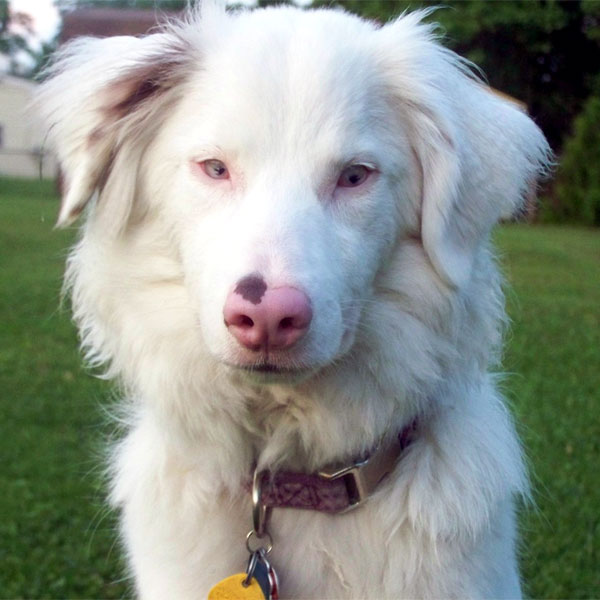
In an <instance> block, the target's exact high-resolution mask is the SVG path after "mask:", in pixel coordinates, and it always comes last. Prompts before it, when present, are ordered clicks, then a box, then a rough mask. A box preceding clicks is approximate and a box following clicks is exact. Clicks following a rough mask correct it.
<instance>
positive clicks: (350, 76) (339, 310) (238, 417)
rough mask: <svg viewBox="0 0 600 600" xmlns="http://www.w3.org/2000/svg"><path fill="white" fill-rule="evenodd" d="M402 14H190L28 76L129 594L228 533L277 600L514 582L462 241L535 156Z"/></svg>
mask: <svg viewBox="0 0 600 600" xmlns="http://www.w3.org/2000/svg"><path fill="white" fill-rule="evenodd" d="M422 17H423V13H414V14H408V15H406V16H403V17H400V18H399V19H397V20H395V21H393V22H391V23H389V24H387V25H384V26H379V25H377V24H375V23H371V22H367V21H364V20H361V19H359V18H357V17H354V16H351V15H348V14H345V13H344V12H341V11H331V10H314V11H310V10H308V11H303V10H300V9H296V8H274V9H265V10H255V11H242V12H237V13H231V14H228V13H226V12H225V11H224V10H222V9H220V8H218V7H211V6H205V7H204V8H203V9H202V14H200V13H199V11H197V12H195V13H193V14H192V15H191V16H189V17H188V19H187V20H186V21H185V22H181V23H174V24H170V25H168V26H167V27H166V28H165V29H164V30H162V31H161V32H159V33H155V34H153V35H148V36H146V37H144V38H140V39H136V38H132V37H116V38H109V39H83V40H78V41H76V42H74V43H72V44H71V45H69V46H68V47H67V48H66V49H65V50H64V51H63V52H62V53H61V55H60V56H59V59H58V61H57V63H56V64H55V66H54V67H53V70H52V74H51V75H52V76H51V77H50V78H49V80H48V81H47V82H46V83H45V84H44V85H43V88H42V91H41V96H40V98H39V105H40V107H41V110H42V112H43V114H44V118H45V123H46V125H47V126H48V129H49V131H50V136H51V138H52V143H53V145H54V147H55V148H56V151H57V154H58V156H59V159H60V162H61V164H62V167H63V171H64V174H65V177H66V182H67V190H66V194H65V197H64V200H63V204H62V207H61V210H60V216H59V221H58V224H59V225H60V226H64V225H68V224H70V223H72V222H73V221H74V220H75V218H76V217H77V216H78V215H79V213H80V212H82V210H83V209H84V207H87V209H86V213H87V218H86V220H85V225H84V227H83V230H82V234H81V237H80V240H79V242H78V243H77V245H76V246H75V248H74V249H73V251H72V253H71V255H70V258H69V261H68V268H67V284H68V287H69V289H70V291H71V294H72V300H73V308H74V314H75V319H76V321H77V323H78V325H79V327H80V331H81V336H82V345H83V348H84V350H85V353H86V357H87V359H88V360H89V361H90V363H91V364H92V365H105V367H106V369H107V374H108V376H110V377H115V378H117V379H118V380H119V382H121V383H122V386H123V389H124V390H125V392H126V397H127V406H128V415H129V418H128V433H127V435H126V437H125V438H124V439H123V440H122V441H121V442H120V443H119V444H118V447H117V448H116V449H115V451H114V454H113V455H112V456H111V463H112V466H113V469H112V477H113V487H112V501H113V502H114V504H115V505H116V506H118V507H120V509H121V511H122V533H123V538H124V542H125V545H126V548H127V553H128V557H129V562H130V566H131V569H132V572H133V574H134V576H135V582H136V587H137V590H138V593H139V595H140V597H142V598H158V599H162V600H165V599H167V598H173V599H187V598H190V599H192V598H193V599H197V598H204V597H206V594H207V593H208V591H209V589H210V588H211V587H212V586H213V585H215V584H217V583H218V582H219V581H220V580H222V579H224V578H227V577H228V576H230V575H234V574H235V573H237V572H241V573H243V572H244V568H245V566H246V563H247V559H248V556H249V550H248V549H247V548H246V534H247V533H248V532H250V531H252V530H253V528H254V530H255V531H254V533H253V534H251V535H250V540H249V546H250V550H254V549H255V548H256V547H263V548H265V549H264V550H261V551H258V552H257V554H256V555H255V558H257V559H258V563H259V566H260V567H261V568H263V570H264V569H265V568H267V569H268V566H266V565H267V560H268V562H269V563H270V564H271V565H272V567H273V568H275V569H276V570H277V572H278V574H279V595H280V597H286V598H377V599H381V598H481V597H493V598H515V597H518V596H519V595H520V584H519V575H518V570H517V564H516V551H515V545H516V532H515V515H514V497H515V495H519V494H523V493H526V491H527V478H526V474H525V471H524V466H523V461H522V458H521V451H520V447H519V442H518V440H517V437H516V435H515V431H514V428H513V424H512V422H511V418H510V416H509V415H508V414H507V411H506V409H505V408H504V405H503V402H502V399H501V397H500V394H499V393H498V390H497V389H496V385H495V378H494V376H493V375H491V374H490V373H489V372H488V369H489V368H490V365H494V363H495V361H496V360H497V358H498V354H499V347H500V343H501V333H502V324H503V322H504V309H503V297H502V292H501V278H500V276H499V274H498V271H497V268H496V266H495V261H494V257H493V253H492V251H491V249H490V244H489V234H490V230H491V228H492V226H493V225H494V223H496V222H497V221H498V219H499V218H501V217H502V216H504V215H509V214H511V213H512V212H513V211H514V210H515V209H516V208H518V207H519V205H520V203H521V202H522V199H523V197H524V195H526V194H527V192H528V190H529V189H530V188H531V185H532V183H533V182H534V181H535V179H536V177H537V176H538V175H539V174H540V172H543V171H544V169H545V166H546V164H547V160H548V147H547V145H546V142H545V140H544V137H543V135H542V133H541V132H540V130H539V129H538V128H537V127H536V125H535V124H534V123H533V122H532V121H531V120H530V119H529V118H528V117H527V116H526V115H525V114H523V113H522V112H521V111H520V110H519V109H517V108H515V107H514V106H513V105H512V104H511V103H509V102H507V101H505V100H502V99H500V98H498V97H497V96H496V95H494V94H492V93H490V91H489V90H488V88H486V86H485V85H483V84H482V83H481V82H479V81H478V80H477V79H476V78H475V77H474V76H472V75H471V74H470V72H469V68H468V65H465V63H464V62H463V61H462V60H461V59H460V58H459V57H457V56H456V55H455V54H453V53H452V52H450V51H448V50H446V49H444V48H442V47H441V46H440V45H438V44H437V43H436V41H435V38H434V35H433V30H432V27H430V26H429V25H426V24H423V23H422V22H421V19H422ZM399 438H402V443H401V444H400V443H399ZM365 456H370V457H371V460H370V462H367V463H366V464H367V466H366V467H364V468H363V467H361V468H357V469H356V470H355V471H352V469H351V467H352V466H353V465H354V464H355V463H357V462H361V461H362V460H363V459H364V458H365ZM332 464H337V465H338V466H339V467H340V468H342V469H343V468H346V469H347V471H346V475H344V476H343V477H338V478H337V479H336V478H333V479H332V478H331V465H332ZM382 465H383V466H382ZM255 467H256V469H257V471H256V472H257V473H259V475H258V476H257V478H256V485H255V489H254V492H255V495H254V504H253V500H252V498H251V494H250V489H251V487H252V474H253V472H254V469H255ZM263 471H266V475H265V474H263ZM319 472H329V478H328V477H327V476H326V475H317V473H319ZM340 486H341V487H340ZM259 487H262V489H261V490H259V489H258V488H259ZM363 488H364V489H363ZM353 504H357V505H356V506H354V507H352V508H353V510H344V509H346V508H348V507H350V506H351V505H353ZM265 507H267V508H265ZM268 507H274V508H272V510H269V508H268ZM298 507H302V508H298ZM269 513H270V520H269V522H268V523H267V524H266V525H265V515H267V514H269ZM253 518H254V520H253ZM263 529H264V531H263ZM271 541H272V546H273V548H272V551H271V552H270V553H269V554H268V557H267V555H266V547H267V546H270V545H271ZM261 561H262V562H261ZM256 577H258V576H256ZM256 577H255V578H254V579H251V583H252V585H254V584H255V579H256ZM270 577H271V579H270V580H269V582H268V583H269V585H271V586H272V585H274V579H273V577H272V574H270ZM261 585H263V584H261ZM242 589H246V588H242V587H240V590H242ZM240 594H241V592H240ZM267 595H268V590H267ZM272 595H273V597H276V595H277V594H276V592H275V591H273V592H272ZM233 597H235V593H233Z"/></svg>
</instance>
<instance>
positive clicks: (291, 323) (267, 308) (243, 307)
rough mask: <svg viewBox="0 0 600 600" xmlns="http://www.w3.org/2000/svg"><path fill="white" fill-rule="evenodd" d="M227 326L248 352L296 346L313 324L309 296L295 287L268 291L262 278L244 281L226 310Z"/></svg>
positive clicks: (227, 301) (234, 291) (252, 276)
mask: <svg viewBox="0 0 600 600" xmlns="http://www.w3.org/2000/svg"><path fill="white" fill-rule="evenodd" d="M223 316H224V317H225V325H226V327H227V328H228V329H229V331H230V333H231V334H232V335H233V336H234V337H235V339H236V340H237V341H238V342H239V343H240V344H241V345H242V346H244V347H245V348H248V349H249V350H253V351H258V350H270V349H273V350H283V349H285V348H289V347H291V346H293V345H294V344H295V343H296V342H297V341H298V340H299V339H300V338H301V337H302V336H303V335H304V334H305V333H306V332H307V331H308V327H309V325H310V322H311V320H312V309H311V307H310V300H309V299H308V296H307V295H306V294H305V293H304V292H302V291H301V290H299V289H296V288H293V287H280V288H274V289H268V288H267V285H266V284H265V282H264V281H263V279H262V278H260V277H258V276H255V275H251V276H248V277H244V278H243V279H241V280H240V281H239V282H238V284H237V286H236V287H235V289H234V290H233V291H232V292H230V294H229V296H228V297H227V300H226V301H225V307H224V308H223Z"/></svg>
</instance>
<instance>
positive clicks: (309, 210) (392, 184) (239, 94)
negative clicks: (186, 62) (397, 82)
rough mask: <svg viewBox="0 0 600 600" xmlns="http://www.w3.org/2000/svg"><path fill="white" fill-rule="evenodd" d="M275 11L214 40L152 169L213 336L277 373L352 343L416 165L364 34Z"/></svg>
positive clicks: (212, 344) (229, 355) (230, 353)
mask: <svg viewBox="0 0 600 600" xmlns="http://www.w3.org/2000/svg"><path fill="white" fill-rule="evenodd" d="M278 25H279V26H280V29H275V30H273V29H271V28H270V27H269V26H268V24H267V25H262V26H260V27H256V26H252V24H247V25H246V26H245V27H243V28H242V31H234V32H232V33H231V34H230V35H231V38H230V39H229V40H227V42H226V43H222V44H221V45H219V46H218V47H216V48H213V50H212V51H211V52H210V53H209V54H208V55H207V56H206V59H205V60H204V62H203V68H202V72H201V73H200V74H199V75H197V76H195V77H193V78H192V79H191V81H190V82H189V84H188V85H189V87H188V88H187V91H186V94H185V96H184V97H183V99H182V101H181V102H180V103H179V104H178V106H177V108H176V110H175V112H174V114H172V115H170V116H169V118H168V120H167V121H166V123H165V125H164V127H163V128H162V129H161V131H160V133H159V135H158V138H157V139H156V141H155V142H154V143H153V144H152V147H151V150H150V151H149V152H148V154H147V155H146V158H145V165H146V168H145V169H143V173H144V174H145V177H146V178H147V181H146V187H147V189H148V190H152V194H151V196H152V198H153V201H154V202H156V203H157V210H159V211H160V212H161V213H162V214H164V218H165V219H166V220H168V221H169V222H170V223H172V224H173V230H174V231H175V236H176V238H177V242H178V244H179V247H180V252H181V257H182V261H183V263H184V269H185V279H186V285H187V287H188V289H189V291H190V294H191V297H192V298H193V305H194V306H195V307H196V311H197V318H198V322H199V324H200V328H201V331H202V334H203V337H204V340H205V342H206V344H207V346H208V348H209V349H210V351H211V352H212V353H213V354H214V356H215V357H217V358H218V359H219V360H220V361H222V362H224V363H227V364H228V365H231V366H233V367H234V368H251V369H252V370H253V372H254V373H256V372H263V373H264V372H268V373H270V374H271V376H272V375H273V374H274V373H276V372H280V373H285V374H286V375H290V373H289V371H293V372H294V373H293V374H302V373H304V372H310V371H313V370H315V369H317V368H319V367H321V366H323V365H325V364H328V363H330V362H331V361H333V360H335V359H336V358H338V357H340V356H341V355H343V354H344V353H345V352H346V351H347V350H348V349H349V348H350V347H351V345H352V342H353V340H354V335H355V331H356V327H357V324H358V323H359V320H360V311H361V308H362V306H363V304H364V302H365V301H368V300H369V298H371V286H372V283H373V280H374V278H375V275H376V273H377V271H378V269H380V268H381V265H382V263H383V262H384V257H385V256H386V254H387V253H388V252H389V251H390V248H391V247H392V245H393V243H394V242H395V240H396V237H397V235H398V231H399V228H401V226H402V227H404V226H405V224H404V223H400V221H401V220H402V217H404V220H407V218H409V217H410V215H411V206H410V198H411V197H414V191H415V190H414V188H415V179H416V178H415V176H414V174H415V172H416V164H415V160H414V157H413V156H412V155H411V153H410V147H409V144H408V142H407V136H406V133H405V132H404V131H402V129H401V127H400V124H399V123H398V122H396V121H398V119H397V117H396V115H395V114H394V113H393V108H392V107H391V106H390V104H389V102H388V100H389V99H386V97H385V95H384V94H382V93H381V89H382V81H381V75H380V74H379V73H378V71H377V68H376V65H375V64H374V59H373V56H372V54H371V53H370V52H368V51H366V50H368V49H365V48H360V47H352V46H348V45H347V44H340V43H331V41H332V40H331V37H330V36H329V37H327V36H326V35H322V34H321V35H320V34H319V32H318V31H315V30H314V28H310V22H308V23H307V24H304V25H301V26H300V27H299V28H298V26H297V25H296V30H295V36H296V40H295V42H293V43H290V42H289V40H288V39H287V37H288V35H291V34H292V32H288V31H286V29H285V28H283V30H281V24H280V23H278ZM248 31H250V32H252V33H253V39H250V40H249V39H248ZM335 31H338V32H339V30H334V32H335ZM323 33H324V32H323ZM267 73H268V74H267ZM392 123H393V127H390V124H392ZM153 165H161V169H160V170H159V171H157V170H155V169H153ZM402 205H404V210H399V207H401V206H402ZM413 212H414V211H413ZM413 225H414V223H413Z"/></svg>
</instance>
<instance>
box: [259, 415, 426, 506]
mask: <svg viewBox="0 0 600 600" xmlns="http://www.w3.org/2000/svg"><path fill="white" fill-rule="evenodd" d="M415 433H416V420H415V421H413V422H412V423H411V424H410V425H408V426H407V427H405V428H404V429H403V430H402V431H401V432H400V434H399V435H398V437H397V438H395V439H394V440H393V441H392V442H391V443H390V444H387V445H385V446H380V447H378V448H376V449H375V450H374V451H373V452H371V453H370V455H368V456H367V457H365V458H363V459H361V460H359V461H356V462H354V463H352V464H350V465H346V466H334V467H328V468H325V469H323V470H322V471H319V472H318V473H311V474H306V473H297V472H293V471H277V472H275V473H270V472H269V471H262V472H260V473H258V474H256V475H255V478H254V489H253V495H254V496H255V497H256V499H257V500H258V503H259V505H260V506H261V510H262V511H265V510H266V509H269V508H301V509H308V510H317V511H321V512H326V513H331V514H336V513H343V512H346V511H348V510H351V509H353V508H356V507H357V506H360V505H361V504H363V503H364V502H365V501H366V500H367V499H368V498H369V496H371V494H372V493H373V492H374V491H375V490H376V488H377V486H378V485H379V484H380V483H381V482H382V480H383V479H385V477H386V476H387V475H389V473H391V471H392V470H393V469H394V467H395V466H396V464H397V462H398V459H399V458H400V455H401V454H402V452H403V451H404V450H405V449H406V448H407V447H408V446H409V445H410V444H411V442H412V441H413V440H414V438H415Z"/></svg>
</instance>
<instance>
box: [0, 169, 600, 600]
mask: <svg viewBox="0 0 600 600" xmlns="http://www.w3.org/2000/svg"><path fill="white" fill-rule="evenodd" d="M57 207H58V202H57V200H56V199H55V198H54V196H53V187H52V184H50V183H48V182H38V181H36V182H29V183H25V182H19V181H9V180H0V256H2V260H1V262H0V265H1V268H0V303H1V307H2V328H1V330H0V381H1V386H2V396H1V399H0V409H1V411H2V417H1V419H0V461H1V465H2V466H1V468H0V490H2V493H1V494H0V540H1V541H0V596H1V597H6V598H42V597H44V598H81V597H86V598H90V597H92V598H122V597H127V596H128V595H129V594H130V588H129V587H128V584H127V582H126V581H124V580H123V569H122V564H121V562H120V552H119V548H118V545H115V539H116V535H115V531H114V528H115V520H114V515H111V514H110V513H107V511H106V510H105V508H104V505H103V494H104V487H103V482H102V476H101V467H102V458H101V448H102V446H103V440H104V438H105V437H106V436H107V435H109V434H110V432H111V427H110V425H109V424H108V423H107V420H106V417H105V412H104V409H103V406H105V405H106V403H107V402H110V401H111V391H110V387H109V386H108V385H107V384H105V383H103V382H100V381H98V380H96V379H93V378H91V377H90V376H89V375H88V374H86V372H85V371H84V370H83V369H82V368H81V367H80V358H79V356H78V353H77V336H76V334H75V332H74V330H73V327H72V325H71V324H70V321H69V317H68V314H67V313H66V312H60V311H59V310H58V303H59V295H60V285H61V283H60V278H61V272H62V265H63V262H64V258H65V253H66V248H67V247H68V245H69V244H70V243H71V241H72V240H73V238H74V235H75V234H74V231H53V230H52V225H53V222H54V218H55V216H56V213H57ZM496 237H497V242H498V245H499V248H500V253H501V256H502V264H503V266H504V269H505V272H506V274H507V277H508V279H509V280H510V282H511V286H512V287H511V291H510V292H509V294H508V308H509V313H510V315H511V318H512V327H511V330H510V333H509V335H508V338H507V341H508V346H507V350H506V354H505V361H504V364H505V370H506V371H507V372H509V374H510V375H509V377H507V379H506V382H505V388H506V394H507V396H508V398H509V401H510V403H511V406H512V407H513V410H514V412H515V414H516V415H517V419H518V421H519V423H520V431H521V434H522V437H523V439H524V443H525V447H526V450H527V454H528V456H529V459H530V463H531V470H532V473H533V484H534V489H535V501H536V507H535V508H530V509H529V510H527V511H526V512H524V514H523V518H522V530H523V550H522V556H523V561H522V562H523V572H524V579H525V581H526V592H527V594H528V595H529V596H530V597H533V598H597V597H600V569H599V568H598V565H600V485H599V483H600V477H599V476H598V469H599V466H600V463H599V458H600V418H599V414H598V404H599V401H600V231H598V230H596V231H593V230H586V229H582V228H558V227H526V226H522V225H511V226H504V227H502V228H501V229H500V230H499V231H498V232H497V235H496Z"/></svg>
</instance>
